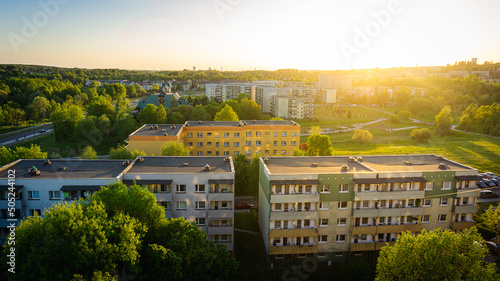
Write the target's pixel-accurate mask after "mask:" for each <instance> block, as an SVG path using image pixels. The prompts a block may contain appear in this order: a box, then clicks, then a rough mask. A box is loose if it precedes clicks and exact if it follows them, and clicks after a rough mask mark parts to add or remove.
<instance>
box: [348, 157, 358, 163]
mask: <svg viewBox="0 0 500 281" xmlns="http://www.w3.org/2000/svg"><path fill="white" fill-rule="evenodd" d="M347 160H348V161H349V162H353V161H354V160H356V159H354V157H352V156H349V158H348V159H347Z"/></svg>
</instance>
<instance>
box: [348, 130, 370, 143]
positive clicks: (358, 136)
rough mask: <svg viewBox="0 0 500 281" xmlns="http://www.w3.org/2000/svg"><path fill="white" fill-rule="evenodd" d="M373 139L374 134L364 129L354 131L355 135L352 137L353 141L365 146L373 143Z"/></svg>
mask: <svg viewBox="0 0 500 281" xmlns="http://www.w3.org/2000/svg"><path fill="white" fill-rule="evenodd" d="M372 139H373V135H372V133H370V132H369V131H368V130H364V129H358V130H356V131H354V135H353V136H352V140H353V141H355V142H357V143H359V144H365V143H367V142H371V141H372Z"/></svg>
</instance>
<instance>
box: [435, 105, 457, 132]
mask: <svg viewBox="0 0 500 281" xmlns="http://www.w3.org/2000/svg"><path fill="white" fill-rule="evenodd" d="M451 122H453V117H451V107H450V106H445V107H443V109H441V111H440V112H439V114H438V115H436V133H437V134H438V135H439V136H445V135H447V134H449V133H450V132H451Z"/></svg>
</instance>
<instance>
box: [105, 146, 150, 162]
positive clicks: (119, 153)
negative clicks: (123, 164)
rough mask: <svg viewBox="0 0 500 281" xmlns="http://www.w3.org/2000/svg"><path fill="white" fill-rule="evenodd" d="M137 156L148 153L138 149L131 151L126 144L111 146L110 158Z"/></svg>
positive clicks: (132, 157) (131, 157)
mask: <svg viewBox="0 0 500 281" xmlns="http://www.w3.org/2000/svg"><path fill="white" fill-rule="evenodd" d="M137 156H146V153H145V152H144V151H139V150H138V149H135V150H134V152H131V151H130V150H129V149H128V148H127V147H126V146H125V145H119V146H118V147H117V148H113V147H112V148H111V150H110V151H109V156H108V159H135V158H136V157H137Z"/></svg>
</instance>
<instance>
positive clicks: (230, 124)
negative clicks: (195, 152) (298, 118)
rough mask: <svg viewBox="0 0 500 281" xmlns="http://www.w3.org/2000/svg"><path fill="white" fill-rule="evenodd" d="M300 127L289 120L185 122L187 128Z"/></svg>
mask: <svg viewBox="0 0 500 281" xmlns="http://www.w3.org/2000/svg"><path fill="white" fill-rule="evenodd" d="M240 122H241V124H243V126H300V125H298V124H297V123H295V122H294V121H291V120H241V121H187V122H186V123H187V126H188V127H241V126H240Z"/></svg>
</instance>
